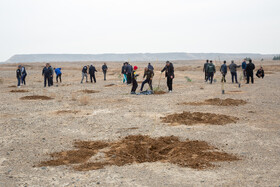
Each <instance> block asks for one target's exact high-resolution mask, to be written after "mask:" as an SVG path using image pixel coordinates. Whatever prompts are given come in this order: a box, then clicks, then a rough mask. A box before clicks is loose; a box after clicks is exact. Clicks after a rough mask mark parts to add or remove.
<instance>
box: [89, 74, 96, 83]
mask: <svg viewBox="0 0 280 187" xmlns="http://www.w3.org/2000/svg"><path fill="white" fill-rule="evenodd" d="M92 78H93V80H94V82H96V79H95V74H91V75H90V82H92Z"/></svg>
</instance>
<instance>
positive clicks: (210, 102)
mask: <svg viewBox="0 0 280 187" xmlns="http://www.w3.org/2000/svg"><path fill="white" fill-rule="evenodd" d="M246 103H247V102H246V101H244V100H241V99H230V98H227V99H224V100H223V99H219V98H214V99H207V100H205V101H204V102H191V103H182V104H184V105H193V106H200V105H216V106H238V105H245V104H246Z"/></svg>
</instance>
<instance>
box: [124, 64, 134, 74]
mask: <svg viewBox="0 0 280 187" xmlns="http://www.w3.org/2000/svg"><path fill="white" fill-rule="evenodd" d="M132 71H133V68H132V66H131V65H130V64H128V65H127V66H126V68H125V73H126V74H130V73H132Z"/></svg>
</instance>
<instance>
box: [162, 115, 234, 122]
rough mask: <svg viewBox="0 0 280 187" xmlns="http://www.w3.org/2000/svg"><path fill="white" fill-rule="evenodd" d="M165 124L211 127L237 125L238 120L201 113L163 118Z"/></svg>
mask: <svg viewBox="0 0 280 187" xmlns="http://www.w3.org/2000/svg"><path fill="white" fill-rule="evenodd" d="M161 119H162V121H163V122H165V123H170V124H171V125H180V124H184V125H195V124H211V125H225V124H228V123H236V122H237V120H238V118H236V117H232V116H227V115H222V114H212V113H201V112H194V113H191V112H183V113H179V114H177V113H175V114H171V115H168V116H166V117H161Z"/></svg>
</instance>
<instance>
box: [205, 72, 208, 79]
mask: <svg viewBox="0 0 280 187" xmlns="http://www.w3.org/2000/svg"><path fill="white" fill-rule="evenodd" d="M207 80H208V73H207V72H206V71H205V81H207Z"/></svg>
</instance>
